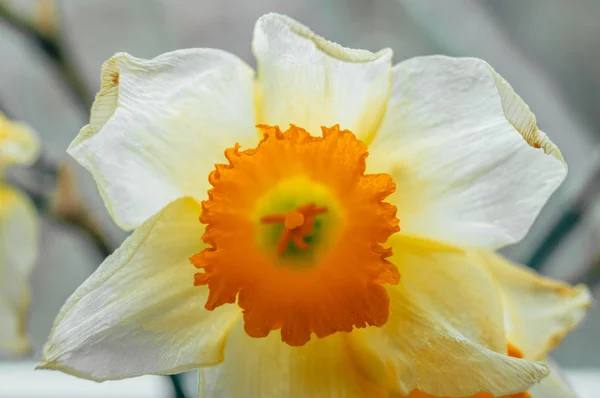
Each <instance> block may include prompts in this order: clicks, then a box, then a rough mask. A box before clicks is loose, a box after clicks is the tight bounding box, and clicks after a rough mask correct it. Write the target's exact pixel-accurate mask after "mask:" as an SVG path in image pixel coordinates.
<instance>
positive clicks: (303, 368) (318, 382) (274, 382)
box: [199, 322, 387, 398]
mask: <svg viewBox="0 0 600 398" xmlns="http://www.w3.org/2000/svg"><path fill="white" fill-rule="evenodd" d="M346 336H347V335H346V334H343V333H337V334H334V335H332V336H329V337H326V338H324V339H312V340H311V341H310V342H308V343H307V344H306V345H304V346H301V347H291V346H289V345H287V344H285V343H283V342H282V341H281V336H280V334H279V333H275V332H272V333H270V334H269V336H267V337H265V338H253V337H250V336H248V335H247V334H246V332H245V331H244V328H243V323H242V322H239V323H238V324H237V326H236V327H235V328H234V330H233V331H232V333H231V335H230V336H229V338H228V340H227V344H226V347H225V360H224V361H223V363H222V364H220V365H218V366H216V367H207V368H202V369H200V383H199V396H200V397H202V398H239V397H244V398H280V397H285V398H306V397H310V398H364V397H369V398H378V397H380V398H385V397H387V396H386V395H384V393H383V391H381V390H378V389H376V388H375V387H374V386H373V385H372V384H370V383H369V382H368V381H367V380H366V379H365V378H363V376H362V375H361V374H360V373H358V372H357V369H356V368H355V365H354V360H353V358H352V357H351V355H350V352H349V351H348V348H347V344H346Z"/></svg>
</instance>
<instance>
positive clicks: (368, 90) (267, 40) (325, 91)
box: [252, 14, 392, 141]
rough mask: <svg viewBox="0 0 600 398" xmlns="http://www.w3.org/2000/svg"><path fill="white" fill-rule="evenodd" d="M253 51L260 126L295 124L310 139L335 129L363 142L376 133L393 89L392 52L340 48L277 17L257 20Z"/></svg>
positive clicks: (295, 24)
mask: <svg viewBox="0 0 600 398" xmlns="http://www.w3.org/2000/svg"><path fill="white" fill-rule="evenodd" d="M252 48H253V51H254V55H255V56H256V59H257V63H258V96H257V102H258V103H257V119H258V121H259V122H260V123H266V124H270V125H279V126H280V127H282V128H283V129H286V128H287V126H288V125H289V124H290V123H293V124H295V125H298V126H300V127H303V128H305V129H306V130H307V131H309V132H310V133H311V134H313V135H320V134H321V126H328V127H329V126H333V125H335V124H339V125H340V126H341V127H342V128H343V129H350V130H352V131H353V132H354V133H355V134H356V135H357V136H358V137H359V138H361V139H363V140H365V141H368V140H369V139H370V138H371V137H372V136H373V135H374V134H375V132H376V131H377V128H378V127H379V125H380V123H381V119H382V117H383V114H384V112H385V108H386V104H387V100H388V96H389V92H390V87H391V80H390V73H391V59H392V51H391V50H390V49H385V50H381V51H379V52H378V53H371V52H369V51H365V50H354V49H348V48H344V47H342V46H340V45H338V44H336V43H332V42H329V41H327V40H325V39H323V38H322V37H319V36H317V35H315V34H314V33H313V32H311V31H310V29H308V28H307V27H306V26H304V25H302V24H300V23H298V22H296V21H294V20H293V19H291V18H289V17H286V16H284V15H278V14H268V15H265V16H263V17H261V18H260V19H259V20H258V22H257V23H256V27H255V29H254V40H253V43H252Z"/></svg>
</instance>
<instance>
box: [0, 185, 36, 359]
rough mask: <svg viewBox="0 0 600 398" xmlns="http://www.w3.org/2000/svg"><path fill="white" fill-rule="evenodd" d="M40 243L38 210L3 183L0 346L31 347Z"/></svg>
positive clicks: (18, 351) (0, 203)
mask: <svg viewBox="0 0 600 398" xmlns="http://www.w3.org/2000/svg"><path fill="white" fill-rule="evenodd" d="M37 246H38V223H37V214H36V211H35V208H34V207H33V204H32V203H31V202H30V200H29V199H28V198H27V197H26V196H25V195H23V194H22V193H20V192H18V191H16V190H15V189H13V188H10V187H7V186H3V185H0V350H4V351H8V352H11V353H14V354H25V353H26V352H27V351H28V350H29V347H30V345H29V341H28V339H27V329H26V320H27V319H26V317H27V310H28V307H29V303H30V292H29V274H30V273H31V270H32V268H33V266H34V264H35V259H36V257H37Z"/></svg>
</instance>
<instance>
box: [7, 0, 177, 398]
mask: <svg viewBox="0 0 600 398" xmlns="http://www.w3.org/2000/svg"><path fill="white" fill-rule="evenodd" d="M37 11H38V12H39V13H41V14H39V13H38V19H39V17H40V16H42V17H47V18H53V20H52V21H51V22H52V24H50V25H48V24H43V23H39V22H40V21H39V20H38V23H37V24H36V23H35V22H34V21H30V20H28V19H25V18H22V17H21V16H19V15H18V14H17V13H15V12H13V10H11V9H10V7H9V5H8V4H6V3H4V2H2V1H0V20H4V22H6V23H7V24H8V25H10V26H12V27H13V28H14V29H16V30H18V31H20V32H21V33H23V34H24V35H25V36H26V37H28V38H29V39H30V40H31V41H32V42H33V43H34V44H35V45H36V46H37V47H38V48H39V49H40V50H41V52H42V53H43V54H44V55H45V56H46V57H47V58H48V59H49V60H50V61H51V62H52V63H53V64H54V65H55V67H56V69H57V71H58V72H59V73H60V75H61V77H62V80H63V82H64V84H65V85H66V86H67V88H68V89H69V90H70V91H71V94H72V95H73V97H74V99H75V103H76V104H77V105H78V106H79V107H80V108H81V111H82V112H83V113H84V114H88V113H89V110H90V108H91V106H92V102H93V95H92V94H91V93H90V91H89V90H88V88H87V87H86V85H85V83H84V79H83V76H82V75H81V73H80V72H79V70H78V69H77V68H76V67H75V65H73V64H72V63H71V62H70V60H69V58H68V56H67V52H66V50H65V48H64V46H63V44H62V42H61V41H60V40H59V34H58V31H59V30H58V29H57V26H58V25H57V15H56V14H54V15H48V13H52V12H53V13H55V12H56V9H55V8H54V7H53V5H49V4H44V5H43V7H42V9H38V10H37ZM44 14H46V15H44ZM42 22H43V21H42ZM46 22H48V21H46ZM1 105H2V104H1V103H0V109H2V107H1ZM30 170H31V171H33V172H35V173H38V177H39V175H40V174H45V173H46V174H51V175H53V176H54V177H56V178H57V179H58V181H57V185H56V190H55V191H54V192H52V193H50V194H48V193H47V192H43V190H42V191H41V192H40V191H38V190H36V189H34V188H32V187H26V186H22V184H18V183H17V184H15V185H17V186H20V188H21V189H22V190H23V191H24V192H26V193H27V194H28V195H29V197H30V198H31V199H32V201H33V202H34V204H35V206H36V207H37V209H38V211H39V212H40V214H48V215H50V216H51V217H52V218H53V219H55V220H57V221H58V222H60V223H63V224H67V225H71V226H74V227H76V228H78V229H79V230H81V231H83V232H85V233H86V234H87V235H88V236H89V238H90V239H91V241H92V242H93V243H94V246H95V247H96V250H97V251H98V253H99V254H100V255H101V256H102V257H103V258H106V257H108V256H109V255H110V254H111V253H112V252H113V251H114V249H115V248H114V247H111V245H110V243H109V242H108V239H107V238H106V236H105V235H104V233H103V231H102V230H101V228H100V227H99V225H98V224H97V223H96V221H95V220H94V216H93V214H92V212H91V211H90V210H89V209H88V208H87V207H86V206H85V205H84V203H83V201H82V200H81V197H80V196H79V193H78V191H77V190H76V186H75V176H74V172H73V171H72V170H71V169H70V167H69V166H68V165H67V164H66V163H64V164H61V165H60V166H56V165H55V164H53V163H52V162H50V161H48V159H47V157H46V156H44V154H43V153H42V156H40V158H39V159H38V161H37V162H36V163H35V164H34V165H33V166H32V167H31V168H30ZM168 377H169V380H170V382H171V387H172V390H173V395H174V398H186V395H185V392H184V389H183V381H182V380H183V379H182V377H181V375H178V374H175V375H169V376H168Z"/></svg>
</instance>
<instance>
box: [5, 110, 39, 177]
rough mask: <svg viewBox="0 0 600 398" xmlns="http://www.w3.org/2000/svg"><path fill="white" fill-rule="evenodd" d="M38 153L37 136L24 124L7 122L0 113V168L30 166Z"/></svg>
mask: <svg viewBox="0 0 600 398" xmlns="http://www.w3.org/2000/svg"><path fill="white" fill-rule="evenodd" d="M39 152H40V143H39V139H38V136H37V134H36V133H35V132H34V131H33V130H32V129H31V128H30V127H29V126H27V125H26V124H24V123H20V122H16V121H11V120H8V118H7V117H6V115H4V114H3V113H2V112H0V167H4V166H10V165H15V164H20V165H29V164H32V163H33V162H35V160H36V159H37V157H38V155H39Z"/></svg>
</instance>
